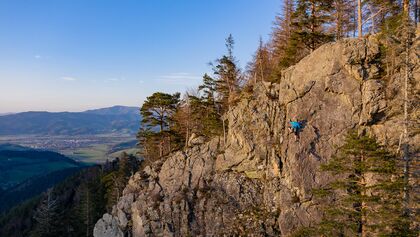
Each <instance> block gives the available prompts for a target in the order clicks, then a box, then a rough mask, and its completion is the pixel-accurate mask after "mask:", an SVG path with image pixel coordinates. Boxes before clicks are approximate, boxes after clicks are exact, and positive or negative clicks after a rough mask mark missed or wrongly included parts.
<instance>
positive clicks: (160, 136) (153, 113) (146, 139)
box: [137, 92, 180, 159]
mask: <svg viewBox="0 0 420 237" xmlns="http://www.w3.org/2000/svg"><path fill="white" fill-rule="evenodd" d="M179 101H180V94H179V93H175V94H173V95H170V94H166V93H161V92H156V93H154V94H153V95H151V96H149V97H147V99H146V101H145V102H144V104H143V106H142V107H141V109H140V113H141V115H142V127H143V128H142V129H141V130H140V131H139V133H138V136H137V137H138V139H139V142H140V143H141V146H142V147H143V149H148V148H147V147H146V146H148V145H152V148H153V147H154V146H155V145H157V146H158V148H159V157H162V156H163V155H165V154H167V153H169V152H171V151H172V147H171V145H172V140H171V136H173V135H174V134H173V133H171V127H172V126H173V115H174V114H175V112H176V110H177V107H178V104H179ZM156 128H158V131H156ZM155 142H158V144H153V143H155ZM149 150H150V149H149ZM148 155H149V156H150V155H152V154H150V153H149V154H148ZM146 158H150V159H155V158H157V157H152V156H150V157H146Z"/></svg>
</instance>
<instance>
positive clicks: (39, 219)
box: [30, 189, 62, 237]
mask: <svg viewBox="0 0 420 237" xmlns="http://www.w3.org/2000/svg"><path fill="white" fill-rule="evenodd" d="M33 218H34V220H35V227H34V229H33V231H32V232H31V233H30V236H32V237H56V236H61V229H60V220H61V218H62V216H61V210H60V204H59V201H58V199H56V198H55V197H54V195H53V193H52V190H51V189H50V190H48V191H47V193H46V195H45V197H44V198H43V200H42V202H41V203H40V205H39V206H38V208H37V210H36V212H35V214H34V217H33Z"/></svg>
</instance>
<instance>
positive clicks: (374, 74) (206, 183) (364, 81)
mask: <svg viewBox="0 0 420 237" xmlns="http://www.w3.org/2000/svg"><path fill="white" fill-rule="evenodd" d="M379 57H380V50H379V45H378V42H376V40H375V39H374V38H370V39H363V40H357V39H346V40H342V41H340V42H338V43H331V44H326V45H324V46H322V47H320V48H319V49H317V50H316V51H315V52H313V53H312V54H311V55H309V56H307V57H306V58H304V59H303V60H302V61H301V62H299V63H298V64H297V65H295V66H293V67H291V68H289V69H287V70H286V71H284V72H283V74H282V75H283V76H282V78H281V81H280V83H279V84H271V83H260V84H258V85H256V86H255V87H254V89H253V92H250V93H248V94H246V93H244V94H243V95H242V97H243V98H242V99H241V100H240V101H239V102H238V103H237V104H236V105H235V106H234V107H232V108H231V110H230V111H229V112H228V113H227V115H226V119H227V126H228V129H227V130H228V133H227V136H226V141H224V140H223V138H213V139H212V140H210V141H207V142H205V141H204V140H203V139H202V138H201V137H194V139H191V140H190V141H189V147H188V148H186V149H185V150H183V151H178V152H175V153H173V154H171V155H169V156H168V157H165V159H163V160H161V161H158V162H156V163H154V164H153V165H151V166H148V167H146V168H145V169H144V170H143V171H141V172H138V173H136V174H135V175H134V176H133V177H132V178H131V179H130V181H129V184H128V185H127V187H126V188H125V190H124V196H123V197H122V198H121V199H120V201H119V202H118V204H117V205H116V206H115V207H114V209H113V211H112V213H111V215H109V214H105V215H104V217H103V218H102V219H101V220H99V221H98V223H97V224H96V226H95V233H94V235H95V236H96V237H99V236H123V235H124V234H125V236H223V235H229V236H232V235H235V234H236V235H243V236H246V235H251V234H252V235H253V236H287V235H288V234H290V233H291V232H292V231H293V230H294V229H296V228H297V227H298V226H301V225H305V226H309V225H313V224H315V223H316V222H317V220H319V219H320V212H319V210H318V208H317V206H318V204H319V203H318V201H317V200H316V199H315V198H314V197H313V195H312V193H311V190H312V189H313V188H316V187H319V186H321V185H322V184H324V183H325V182H326V181H327V180H328V178H329V177H328V176H327V175H326V174H325V173H321V172H320V171H319V166H320V164H322V163H323V162H326V161H327V160H328V159H329V158H330V157H331V156H332V155H333V154H335V153H336V150H337V146H339V145H341V144H342V142H343V138H344V136H345V134H346V133H347V132H348V131H349V130H350V129H353V128H358V129H359V130H365V131H368V132H370V134H372V135H374V136H376V137H377V138H378V139H379V140H380V142H382V143H384V144H387V145H388V146H389V147H390V148H392V149H397V148H398V144H399V137H400V134H401V131H402V127H401V126H402V124H401V116H402V114H401V107H400V106H401V104H400V103H397V102H396V101H397V100H398V96H397V97H395V98H393V99H389V98H387V90H389V88H391V87H392V86H395V83H401V82H398V81H395V80H394V81H392V82H389V81H385V80H382V79H381V67H380V65H379V64H378V58H379ZM417 60H418V57H417ZM416 65H417V66H416V68H415V75H417V76H415V78H416V81H417V82H418V80H419V77H418V75H419V74H418V71H419V68H418V61H417V63H416ZM416 73H417V74H416ZM415 89H416V90H417V91H418V89H419V88H415ZM398 93H400V92H398ZM398 93H397V94H398ZM395 111H400V112H399V113H396V112H395ZM296 118H297V119H300V120H303V121H304V129H303V130H302V132H301V134H300V139H299V140H298V141H295V138H294V135H293V134H291V133H289V131H288V129H287V126H288V121H289V119H296ZM411 141H412V145H413V147H415V146H416V145H417V146H418V144H420V135H419V134H413V136H412V137H411Z"/></svg>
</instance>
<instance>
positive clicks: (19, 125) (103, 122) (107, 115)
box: [0, 106, 140, 135]
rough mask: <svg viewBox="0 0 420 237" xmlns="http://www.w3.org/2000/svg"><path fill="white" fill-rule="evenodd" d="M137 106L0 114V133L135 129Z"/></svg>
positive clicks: (136, 125)
mask: <svg viewBox="0 0 420 237" xmlns="http://www.w3.org/2000/svg"><path fill="white" fill-rule="evenodd" d="M138 110H139V109H138V108H137V107H128V106H113V107H108V108H100V109H94V110H86V111H83V112H47V111H28V112H22V113H16V114H10V115H3V116H0V135H34V134H36V135H94V134H103V133H129V134H133V133H136V132H137V130H138V128H139V124H140V115H138Z"/></svg>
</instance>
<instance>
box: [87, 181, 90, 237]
mask: <svg viewBox="0 0 420 237" xmlns="http://www.w3.org/2000/svg"><path fill="white" fill-rule="evenodd" d="M89 207H90V200H89V188H88V187H86V237H89V235H90V231H89V225H90V217H89V214H90V213H89Z"/></svg>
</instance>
